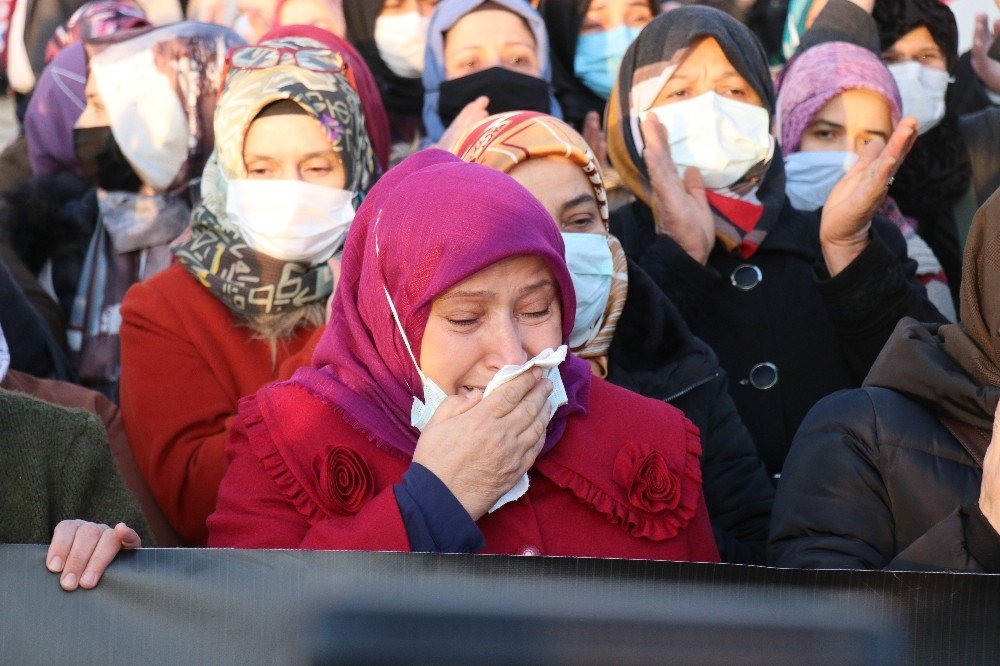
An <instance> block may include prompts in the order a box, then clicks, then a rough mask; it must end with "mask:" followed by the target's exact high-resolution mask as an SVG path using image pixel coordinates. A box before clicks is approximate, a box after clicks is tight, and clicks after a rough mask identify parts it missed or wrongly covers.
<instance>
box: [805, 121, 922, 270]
mask: <svg viewBox="0 0 1000 666" xmlns="http://www.w3.org/2000/svg"><path fill="white" fill-rule="evenodd" d="M916 138H917V121H916V120H914V119H913V118H910V117H907V118H904V119H903V120H901V121H900V123H899V125H898V126H897V127H896V130H895V131H894V132H893V133H892V136H891V137H889V143H885V142H883V141H881V140H880V139H873V140H872V141H871V142H870V143H869V144H868V145H866V146H865V147H864V149H862V151H861V153H860V154H859V155H858V162H857V164H855V165H854V167H853V168H852V169H851V170H850V171H848V172H847V173H846V174H845V175H844V177H843V178H841V179H840V182H839V183H837V185H836V187H834V188H833V191H832V192H830V196H829V197H828V198H827V200H826V205H825V206H823V216H822V220H821V221H820V227H819V240H820V244H821V245H822V248H823V258H824V259H825V260H826V267H827V270H829V272H830V275H831V276H834V275H837V274H838V273H840V272H841V271H842V270H844V269H845V268H847V266H848V265H850V263H851V262H852V261H854V260H855V259H856V258H857V257H858V255H859V254H861V252H862V251H863V250H864V249H865V248H866V247H867V246H868V234H869V230H870V229H871V223H872V217H874V215H875V213H876V211H878V209H879V208H881V206H882V203H883V202H884V201H885V197H886V195H887V194H888V192H889V187H890V185H891V184H892V179H893V178H894V177H895V175H896V171H898V170H899V166H900V164H902V162H903V159H904V158H905V157H906V154H907V153H908V152H910V148H912V147H913V142H914V141H915V140H916Z"/></svg>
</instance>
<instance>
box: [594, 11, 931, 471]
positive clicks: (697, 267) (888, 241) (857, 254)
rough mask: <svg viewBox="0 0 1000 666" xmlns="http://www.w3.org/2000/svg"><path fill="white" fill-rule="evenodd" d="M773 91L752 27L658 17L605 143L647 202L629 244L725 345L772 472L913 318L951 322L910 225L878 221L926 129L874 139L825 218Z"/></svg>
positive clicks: (638, 52)
mask: <svg viewBox="0 0 1000 666" xmlns="http://www.w3.org/2000/svg"><path fill="white" fill-rule="evenodd" d="M773 104H774V91H773V88H772V85H771V79H770V73H769V70H768V67H767V62H766V59H765V56H764V53H763V50H762V49H761V47H760V44H759V43H758V42H757V41H756V39H754V37H753V36H752V34H751V33H750V32H749V30H748V29H747V28H746V27H745V26H743V25H742V24H740V23H738V22H737V21H736V20H734V19H732V18H730V17H728V16H726V15H725V14H723V13H721V12H719V11H716V10H713V9H709V8H706V7H685V8H682V9H678V10H676V11H673V12H670V14H669V17H668V16H661V17H658V18H656V19H654V20H653V21H652V22H651V23H650V24H649V25H648V26H647V27H646V28H645V29H644V30H643V32H642V33H641V34H640V35H639V37H638V38H637V39H636V41H635V42H634V43H633V44H632V46H631V47H630V48H629V50H628V51H627V52H626V54H625V58H624V59H623V62H622V67H621V70H620V71H619V77H618V82H617V85H616V87H615V89H614V90H613V91H612V96H611V99H610V101H609V109H608V148H609V153H610V155H611V159H612V161H613V162H614V164H615V166H616V168H617V169H618V172H619V174H620V175H621V177H622V180H623V181H624V182H625V184H626V186H627V187H628V188H629V189H630V190H631V191H632V192H633V193H634V194H635V195H636V196H637V198H638V201H637V202H636V203H635V204H633V205H632V206H630V207H626V208H621V209H618V210H617V211H615V213H614V214H613V215H612V221H611V230H612V233H614V234H615V235H616V236H618V238H619V239H620V240H621V241H622V244H623V245H624V246H625V249H626V252H628V253H629V254H630V256H632V257H633V258H634V259H635V260H636V261H637V262H638V263H639V265H640V266H641V267H642V268H644V269H645V270H646V272H647V273H649V275H650V276H651V277H652V278H653V279H654V280H655V281H656V282H657V283H658V284H659V286H660V287H661V288H662V289H663V290H664V291H665V292H666V293H667V294H668V295H669V296H671V298H672V299H673V300H674V302H675V303H676V304H677V306H678V307H679V308H680V310H681V312H682V314H683V315H684V317H685V319H686V320H687V321H688V324H689V325H690V326H691V329H692V332H693V333H694V334H695V335H697V336H698V337H700V338H702V339H704V340H705V341H706V342H708V343H709V345H711V346H712V348H713V349H714V350H715V352H716V353H717V354H718V355H719V360H720V362H721V365H722V367H723V368H724V369H725V370H726V371H727V373H728V374H729V376H730V378H731V380H732V381H731V383H730V389H731V393H732V396H733V399H734V401H735V402H736V405H737V408H738V409H739V411H740V414H741V416H742V418H743V421H744V423H746V425H747V426H748V427H749V429H750V431H751V433H752V434H753V436H754V440H755V441H756V443H757V446H758V448H759V449H760V452H761V455H762V457H763V459H764V462H765V464H766V465H767V467H768V469H769V471H770V472H771V473H772V474H778V473H780V471H781V465H782V461H783V459H784V456H785V454H786V452H787V449H788V445H789V442H790V441H791V438H792V435H793V434H794V432H795V430H796V428H797V427H798V425H799V422H800V421H801V420H802V418H803V416H804V415H805V413H806V412H807V411H808V410H809V408H810V407H812V405H813V404H814V403H815V402H816V401H817V400H818V399H819V398H821V397H823V396H824V395H827V394H829V393H831V392H833V391H835V390H837V389H840V388H846V387H851V386H857V385H858V384H859V383H860V381H861V379H862V378H863V377H864V375H865V374H866V373H867V371H868V368H869V367H870V366H871V363H872V361H873V360H874V358H875V356H876V355H877V353H878V351H879V350H880V349H881V347H882V345H883V344H884V342H885V340H886V339H887V338H888V336H889V334H890V333H891V331H892V329H893V327H894V326H895V324H896V322H897V321H898V320H899V319H900V318H901V317H902V316H905V315H911V316H914V317H916V318H918V319H922V320H938V319H940V317H941V315H940V314H939V313H938V312H937V310H936V309H935V308H934V307H933V306H932V305H931V304H930V303H929V302H928V301H927V298H926V294H925V292H924V290H923V288H922V287H921V285H920V284H919V283H918V282H917V281H916V280H915V279H914V272H915V263H914V262H912V261H909V260H908V259H907V256H906V247H905V243H904V242H903V239H902V237H901V236H900V234H899V232H898V231H897V230H896V229H895V228H894V226H892V225H891V224H889V223H887V222H886V221H884V220H881V219H880V218H878V217H873V215H874V213H875V211H877V210H878V209H879V207H880V206H881V205H882V201H883V199H884V197H885V194H886V190H887V189H888V186H889V185H890V184H891V178H892V177H893V174H894V173H895V171H896V169H898V167H899V164H900V162H901V160H902V159H903V157H904V156H905V154H906V150H907V148H908V146H909V144H910V142H911V141H912V139H913V136H914V127H913V124H912V122H909V121H907V122H902V123H900V125H899V127H898V128H897V129H896V131H895V132H894V133H893V135H892V136H887V137H886V139H885V142H884V145H883V144H881V143H880V142H878V141H876V142H873V145H871V146H870V147H869V148H867V149H866V150H865V151H864V154H863V156H862V157H861V158H860V159H859V162H858V165H856V167H855V168H854V170H853V171H852V172H851V173H850V174H848V175H847V177H846V178H845V179H844V180H843V182H841V183H840V184H839V185H838V187H837V188H836V189H835V190H834V192H832V193H831V201H830V202H829V205H828V206H827V207H826V209H825V210H824V212H823V215H822V219H820V216H819V215H817V214H815V213H813V214H804V213H801V212H800V211H796V210H794V209H793V208H792V207H791V206H790V205H789V204H788V201H787V199H786V196H785V173H784V168H783V163H782V159H781V151H780V149H779V148H778V147H777V146H776V145H775V141H774V138H773V137H772V136H771V134H770V126H771V109H772V108H773Z"/></svg>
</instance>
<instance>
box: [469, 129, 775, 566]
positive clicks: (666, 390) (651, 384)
mask: <svg viewBox="0 0 1000 666" xmlns="http://www.w3.org/2000/svg"><path fill="white" fill-rule="evenodd" d="M452 151H453V152H455V153H456V154H458V155H459V156H460V157H462V158H463V159H464V160H466V161H470V162H476V163H478V164H484V165H486V166H489V167H491V168H494V169H497V170H499V171H503V172H505V173H508V174H510V176H511V177H512V178H513V179H514V180H516V181H517V182H518V183H520V184H521V185H523V186H524V188H525V189H526V190H528V191H529V192H531V193H532V194H533V195H534V196H535V197H536V198H537V199H538V200H539V201H540V202H541V203H542V205H543V206H545V208H546V210H548V212H549V214H550V215H551V216H552V218H553V219H554V220H555V221H556V224H557V225H558V227H559V229H560V231H562V237H563V242H564V243H565V245H566V264H567V266H568V268H569V272H570V277H571V278H572V280H573V290H574V291H575V292H576V320H575V322H574V325H573V331H572V333H570V337H569V342H570V346H571V348H572V351H573V353H574V354H576V355H577V356H579V357H580V358H583V359H586V360H587V361H588V362H589V363H590V368H591V372H592V373H593V374H594V375H595V376H598V377H603V378H605V379H607V380H608V381H609V382H611V383H612V384H616V385H618V386H621V387H624V388H627V389H629V390H631V391H634V392H636V393H639V394H641V395H644V396H646V397H649V398H654V399H657V400H663V401H666V402H669V403H670V404H672V405H673V406H674V407H677V408H678V409H680V410H681V411H683V412H684V414H685V416H687V417H688V418H689V419H691V421H692V422H693V423H694V424H695V425H696V426H698V431H699V432H700V433H701V440H702V446H703V456H702V463H701V469H702V480H703V481H702V483H703V487H704V490H705V501H706V503H707V505H708V513H709V517H710V519H711V522H712V531H713V532H714V534H715V540H716V544H717V545H718V546H719V553H720V555H721V556H722V560H723V561H724V562H731V563H738V564H763V563H764V543H765V540H766V539H767V529H768V521H769V519H770V508H771V501H772V499H773V497H774V488H773V486H772V485H771V482H770V480H769V479H768V477H767V474H766V472H765V470H764V465H763V463H761V461H760V457H759V455H758V454H757V450H756V448H755V447H754V443H753V440H752V439H751V438H750V433H749V432H748V431H747V429H746V426H744V425H743V423H742V421H740V417H739V415H738V414H737V412H736V406H735V405H734V404H733V400H732V398H730V397H729V394H728V393H727V389H726V384H727V379H726V373H725V371H723V370H722V368H720V367H719V361H718V359H717V358H716V357H715V354H714V353H712V350H711V349H709V348H708V345H706V344H705V343H704V342H702V341H701V340H698V339H697V338H695V337H694V336H693V335H691V331H690V330H689V329H688V327H687V324H685V323H684V320H683V319H682V318H681V316H680V313H678V312H677V308H675V307H674V305H673V303H671V302H670V299H669V298H667V297H666V295H665V294H664V293H663V292H662V291H661V290H660V289H659V288H658V287H657V286H656V285H655V284H654V283H653V281H652V280H651V279H650V278H649V276H648V275H646V273H645V271H643V270H642V269H641V268H639V266H638V265H636V263H635V262H634V261H629V260H628V259H627V258H626V257H625V252H624V250H623V249H622V247H621V243H619V242H618V240H617V239H616V238H615V237H614V236H612V235H610V234H609V233H608V230H607V226H608V206H607V194H606V191H605V187H604V178H603V175H602V169H601V167H600V166H599V165H598V163H597V160H596V158H595V156H594V153H593V151H591V149H590V147H589V146H588V145H587V143H586V142H585V141H584V139H583V137H582V136H580V135H579V134H577V133H576V132H575V131H574V130H573V129H572V128H571V127H569V126H568V125H567V124H566V123H564V122H562V121H560V120H558V119H556V118H553V117H551V116H546V115H543V114H538V113H532V112H512V113H505V114H500V115H497V116H491V117H490V118H487V119H486V120H484V121H483V122H481V123H479V124H477V125H475V126H474V127H473V128H472V129H471V130H469V132H468V133H467V134H465V136H463V137H462V138H460V139H459V141H458V142H457V143H456V144H455V145H454V146H453V147H452Z"/></svg>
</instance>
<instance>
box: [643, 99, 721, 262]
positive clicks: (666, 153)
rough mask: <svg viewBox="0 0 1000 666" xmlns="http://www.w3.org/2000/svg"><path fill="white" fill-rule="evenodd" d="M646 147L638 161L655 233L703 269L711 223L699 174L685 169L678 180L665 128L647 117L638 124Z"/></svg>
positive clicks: (710, 241)
mask: <svg viewBox="0 0 1000 666" xmlns="http://www.w3.org/2000/svg"><path fill="white" fill-rule="evenodd" d="M641 129H642V139H643V141H644V142H645V144H646V148H645V150H643V151H642V159H643V160H644V161H645V162H646V169H647V171H649V182H650V184H651V186H652V189H653V213H654V217H655V218H656V225H657V231H658V232H659V233H661V234H666V235H667V236H670V237H671V238H672V239H674V241H675V242H676V243H677V244H678V245H680V246H681V247H682V248H684V251H685V252H687V253H688V254H689V255H690V256H691V257H692V258H693V259H694V260H695V261H697V262H698V263H699V264H701V265H702V266H704V265H705V264H706V263H707V262H708V255H709V254H711V252H712V248H713V247H715V220H714V219H713V217H712V209H711V208H710V207H709V205H708V199H707V198H706V196H705V183H704V181H703V180H702V178H701V172H700V171H698V170H697V169H695V168H694V167H689V168H688V169H687V170H686V171H685V172H684V179H683V180H681V177H680V174H678V172H677V165H676V164H674V160H673V158H672V157H671V156H670V138H669V137H668V136H667V128H666V127H664V126H663V124H662V123H660V121H659V120H658V119H657V118H655V117H653V116H652V115H650V116H649V117H647V118H646V119H645V120H643V121H642V124H641Z"/></svg>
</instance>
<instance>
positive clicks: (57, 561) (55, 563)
mask: <svg viewBox="0 0 1000 666" xmlns="http://www.w3.org/2000/svg"><path fill="white" fill-rule="evenodd" d="M62 568H63V561H62V558H61V557H59V556H58V555H56V556H55V557H53V558H52V559H51V560H49V571H52V572H54V573H59V572H60V571H62Z"/></svg>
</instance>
